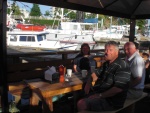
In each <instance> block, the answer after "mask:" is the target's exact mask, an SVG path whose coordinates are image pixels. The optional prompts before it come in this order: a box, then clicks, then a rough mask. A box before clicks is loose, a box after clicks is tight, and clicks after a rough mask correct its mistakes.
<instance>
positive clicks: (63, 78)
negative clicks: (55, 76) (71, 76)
mask: <svg viewBox="0 0 150 113" xmlns="http://www.w3.org/2000/svg"><path fill="white" fill-rule="evenodd" d="M64 69H65V67H64V66H63V65H60V66H59V74H60V77H59V82H64V81H65V76H64V74H65V73H64Z"/></svg>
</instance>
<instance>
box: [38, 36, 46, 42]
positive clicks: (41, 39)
mask: <svg viewBox="0 0 150 113" xmlns="http://www.w3.org/2000/svg"><path fill="white" fill-rule="evenodd" d="M44 38H45V37H44V35H37V40H38V41H43V40H44Z"/></svg>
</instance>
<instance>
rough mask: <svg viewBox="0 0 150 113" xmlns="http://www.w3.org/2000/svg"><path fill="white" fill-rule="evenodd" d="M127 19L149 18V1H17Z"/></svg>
mask: <svg viewBox="0 0 150 113" xmlns="http://www.w3.org/2000/svg"><path fill="white" fill-rule="evenodd" d="M19 1H23V2H30V3H36V4H42V5H49V6H55V7H63V8H68V9H74V10H79V11H85V12H92V13H97V14H104V15H110V16H116V17H121V18H128V19H148V18H150V8H149V7H150V0H19Z"/></svg>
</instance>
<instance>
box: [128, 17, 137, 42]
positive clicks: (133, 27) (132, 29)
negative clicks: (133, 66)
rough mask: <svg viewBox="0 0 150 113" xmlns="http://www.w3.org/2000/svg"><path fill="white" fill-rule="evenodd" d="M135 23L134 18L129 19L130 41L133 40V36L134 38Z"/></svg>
mask: <svg viewBox="0 0 150 113" xmlns="http://www.w3.org/2000/svg"><path fill="white" fill-rule="evenodd" d="M135 24H136V20H135V19H130V36H129V41H131V42H134V38H135Z"/></svg>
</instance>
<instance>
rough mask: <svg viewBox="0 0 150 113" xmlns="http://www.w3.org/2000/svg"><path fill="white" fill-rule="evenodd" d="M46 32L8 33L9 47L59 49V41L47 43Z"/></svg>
mask: <svg viewBox="0 0 150 113" xmlns="http://www.w3.org/2000/svg"><path fill="white" fill-rule="evenodd" d="M46 34H47V33H46V32H44V31H43V32H31V31H8V32H7V46H16V47H25V48H26V47H30V48H35V49H59V48H61V46H60V43H59V41H54V40H53V41H47V39H46Z"/></svg>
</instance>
